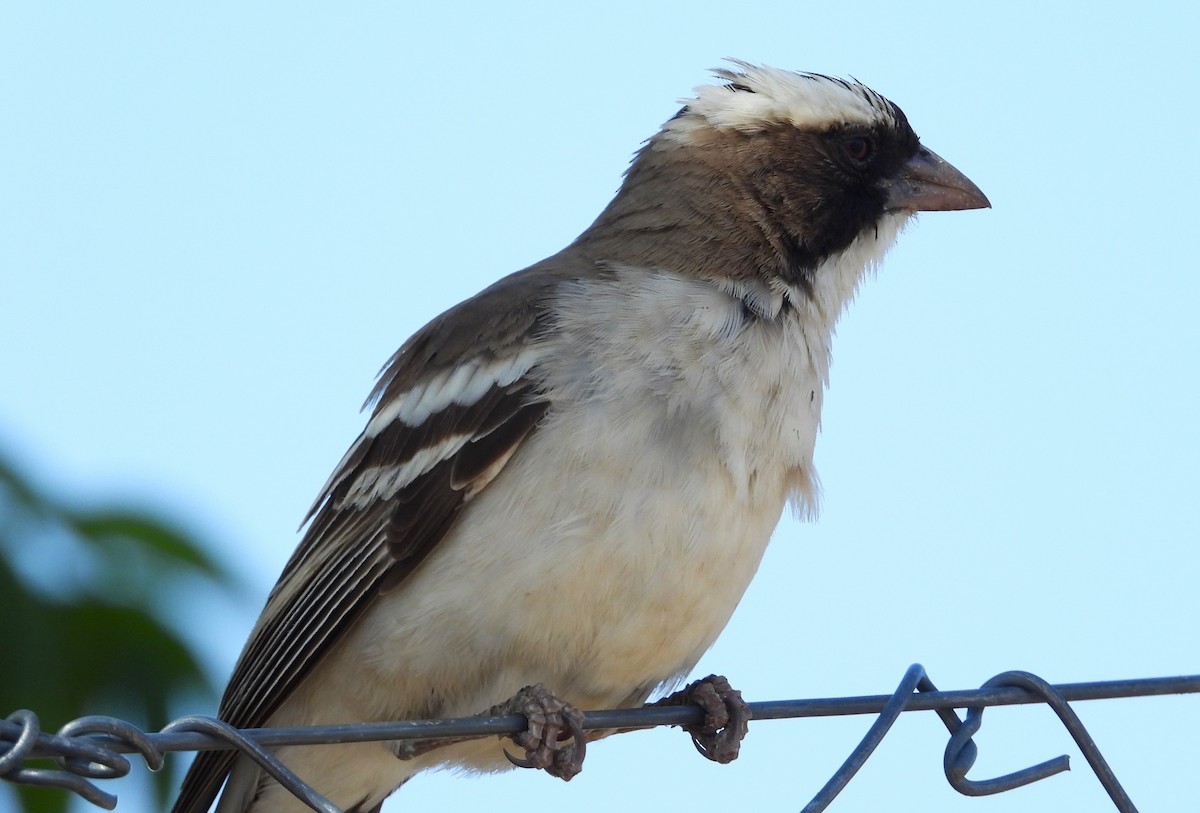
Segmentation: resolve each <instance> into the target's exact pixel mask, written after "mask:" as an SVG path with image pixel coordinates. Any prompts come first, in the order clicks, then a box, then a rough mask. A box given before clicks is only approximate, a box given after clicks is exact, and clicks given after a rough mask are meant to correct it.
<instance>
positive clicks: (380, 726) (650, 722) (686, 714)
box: [0, 664, 1200, 813]
mask: <svg viewBox="0 0 1200 813" xmlns="http://www.w3.org/2000/svg"><path fill="white" fill-rule="evenodd" d="M1191 693H1200V675H1186V676H1181V677H1163V678H1136V679H1131V680H1116V681H1095V682H1090V683H1066V684H1059V685H1051V684H1049V683H1047V682H1046V681H1045V680H1043V679H1042V678H1040V677H1038V676H1036V675H1032V674H1030V673H1028V672H1017V671H1014V672H1004V673H1002V674H1000V675H996V676H995V677H993V678H991V679H990V680H988V681H986V682H985V683H984V684H983V685H982V686H981V687H980V688H978V689H968V690H960V691H946V692H943V691H938V690H937V688H936V687H935V686H934V685H933V683H932V682H931V681H930V680H929V678H928V676H927V675H926V674H925V669H924V667H922V666H921V665H920V664H914V665H912V666H910V667H909V668H908V670H907V671H906V672H905V675H904V679H903V680H902V681H901V682H900V685H899V686H898V687H897V688H896V691H894V692H893V693H892V694H890V695H871V696H860V697H833V698H821V699H805V700H772V701H765V702H756V703H750V704H749V707H750V711H751V714H752V719H753V720H754V721H756V722H758V721H764V720H780V719H791V718H797V717H830V716H842V715H854V714H875V715H878V717H877V718H876V720H875V722H874V723H873V724H872V725H871V727H870V729H869V730H868V732H867V734H866V735H865V736H864V737H863V739H862V741H861V742H860V743H859V744H858V746H856V747H855V749H854V750H853V752H851V754H850V756H849V757H848V758H847V759H846V761H845V763H843V765H842V766H841V768H839V769H838V771H837V772H836V773H835V774H834V775H833V776H832V777H831V778H830V780H829V781H828V782H827V783H826V784H825V787H823V788H822V789H821V790H820V791H819V792H818V793H817V795H816V796H815V797H813V799H812V801H811V802H809V803H808V805H807V806H805V808H804V813H819V811H822V810H825V809H826V808H827V807H828V806H829V805H830V803H831V802H832V801H833V800H834V798H836V796H837V795H838V793H840V792H841V790H842V789H843V788H844V787H845V786H846V784H847V783H848V782H849V781H850V780H851V779H852V778H853V776H854V774H855V773H856V772H857V771H858V769H859V768H861V767H862V765H863V763H864V762H866V760H867V758H868V757H869V756H870V755H871V753H872V752H873V751H874V750H875V748H876V746H878V745H879V743H880V742H881V741H882V740H883V738H884V736H885V735H886V734H887V732H888V729H889V728H890V727H891V725H892V724H893V723H894V722H895V721H896V719H897V718H898V717H899V716H900V714H901V712H905V711H924V710H932V711H935V712H936V713H937V715H938V717H939V718H941V720H942V722H943V723H944V724H945V726H946V729H947V730H948V731H949V732H950V741H949V742H948V743H947V745H946V749H945V754H944V757H943V767H944V770H945V774H946V779H947V781H948V782H949V783H950V785H951V786H952V787H953V788H954V789H955V790H957V791H958V792H959V793H962V794H964V795H967V796H985V795H990V794H994V793H1002V792H1004V791H1008V790H1012V789H1014V788H1018V787H1021V786H1023V785H1027V784H1029V783H1031V782H1036V781H1039V780H1041V779H1045V778H1046V777H1048V776H1052V775H1054V774H1056V773H1059V772H1061V771H1065V770H1067V769H1068V768H1069V764H1068V758H1067V757H1066V756H1060V757H1056V758H1055V759H1051V760H1047V761H1046V762H1042V763H1039V764H1037V765H1033V766H1031V767H1029V768H1025V769H1023V770H1020V771H1015V772H1013V773H1010V774H1006V775H1004V776H1000V777H996V778H993V779H968V778H967V773H968V772H969V771H970V769H971V766H972V765H973V764H974V762H975V757H976V754H977V748H976V745H975V743H974V741H973V740H972V737H974V735H975V733H976V732H977V731H978V730H979V728H980V725H981V724H982V720H983V710H984V709H985V708H987V707H989V706H1005V705H1018V704H1030V703H1045V704H1047V705H1049V706H1050V707H1051V708H1052V709H1053V710H1054V712H1055V713H1056V714H1057V715H1058V717H1059V719H1060V720H1061V721H1062V723H1063V725H1064V726H1065V727H1066V729H1067V731H1068V732H1069V733H1070V734H1071V736H1072V737H1073V738H1074V739H1075V742H1076V743H1077V744H1078V745H1079V748H1080V750H1081V752H1082V753H1083V755H1084V758H1085V759H1086V760H1087V761H1088V764H1089V765H1090V766H1091V768H1092V770H1093V772H1094V773H1095V774H1096V777H1097V778H1098V779H1099V780H1100V783H1101V784H1102V785H1103V786H1104V789H1105V790H1106V791H1107V792H1108V795H1109V797H1110V798H1111V799H1112V801H1113V804H1114V805H1115V806H1116V809H1117V810H1119V811H1121V813H1136V810H1137V808H1136V807H1134V804H1133V802H1132V801H1131V800H1130V798H1129V796H1128V794H1126V793H1125V790H1124V789H1123V788H1122V787H1121V784H1120V782H1119V781H1118V780H1117V778H1116V776H1115V775H1114V774H1113V772H1112V769H1111V768H1109V766H1108V763H1107V762H1106V761H1105V760H1104V757H1103V755H1102V754H1101V753H1100V749H1099V748H1098V747H1097V746H1096V743H1095V742H1094V741H1093V740H1092V738H1091V736H1090V735H1089V734H1088V732H1087V729H1086V728H1085V727H1084V725H1083V723H1082V722H1081V721H1080V720H1079V717H1078V716H1077V715H1076V714H1075V712H1074V710H1073V709H1072V708H1071V707H1070V705H1069V702H1070V701H1078V700H1100V699H1111V698H1119V697H1145V696H1152V695H1167V694H1191ZM955 709H966V712H967V713H966V719H965V720H964V719H960V718H959V716H958V714H957V713H956V712H955V711H954V710H955ZM703 717H704V714H703V711H702V710H701V709H700V708H699V707H698V706H674V707H670V706H646V707H643V708H637V709H618V710H611V711H589V712H586V713H585V718H584V723H583V728H584V730H593V729H609V730H611V729H620V730H621V731H628V730H635V729H643V728H653V727H656V726H660V725H676V726H681V725H689V724H697V723H701V722H703ZM526 725H527V720H526V719H525V717H524V716H522V715H519V714H511V715H505V716H499V717H463V718H456V719H448V720H415V721H414V720H409V721H399V722H390V723H366V724H360V725H340V726H313V727H306V728H276V729H245V730H239V729H237V728H234V727H233V726H230V725H228V724H227V723H224V722H221V721H220V720H217V719H215V718H212V717H203V716H197V715H192V716H187V717H181V718H179V719H178V720H175V721H174V722H172V723H170V724H169V725H167V726H166V727H165V728H163V729H162V731H160V732H158V733H153V734H152V733H146V732H143V731H142V730H140V729H138V728H137V727H135V726H133V725H131V724H130V723H127V722H125V721H123V720H118V719H116V718H113V717H100V716H93V717H81V718H79V719H77V720H73V721H71V722H70V723H68V724H67V725H65V726H63V727H62V728H61V729H59V731H58V732H57V733H56V734H48V733H45V732H43V731H42V730H41V728H40V724H39V722H38V718H37V715H36V714H34V713H33V712H31V711H27V710H20V711H17V712H14V713H13V714H11V715H9V717H8V719H7V720H0V778H3V779H5V780H7V781H9V782H14V783H20V784H28V785H39V786H43V787H57V788H61V789H63V790H67V791H70V792H72V793H75V794H77V795H78V796H80V797H81V798H83V799H86V800H87V801H89V802H91V803H92V804H94V805H97V806H99V807H102V808H104V809H106V810H112V809H114V808H115V807H116V804H117V799H116V797H115V796H113V795H112V794H109V793H106V792H104V791H102V790H101V789H100V788H99V787H97V786H96V785H95V784H94V783H93V782H91V781H90V780H92V779H113V778H118V777H121V776H125V775H126V774H128V773H129V771H130V770H131V764H130V762H129V760H128V759H126V758H125V756H123V755H124V754H140V755H141V756H142V758H143V760H144V761H145V762H146V765H147V766H148V767H149V768H150V769H151V770H158V769H159V768H161V767H162V764H163V755H164V754H165V753H168V752H175V751H200V750H238V751H241V752H242V753H243V754H245V755H246V756H248V757H250V758H251V759H253V760H254V761H256V762H257V763H259V764H260V765H261V766H262V767H263V769H264V770H266V771H267V772H268V773H269V774H270V775H271V776H273V777H274V778H275V779H276V780H277V781H278V782H280V783H281V784H282V785H284V786H285V787H286V788H287V789H288V790H289V791H291V792H292V793H293V794H294V795H296V796H297V798H299V799H301V800H302V801H303V802H304V803H305V804H306V805H308V807H309V808H311V809H312V810H316V811H318V812H319V813H341V812H340V811H339V809H338V808H337V807H336V806H335V805H334V804H333V803H331V802H330V801H329V800H328V799H325V798H324V797H322V796H321V795H320V794H319V793H317V791H316V790H314V789H313V788H312V787H311V786H309V785H308V784H307V783H306V782H304V781H303V780H302V779H301V778H300V777H298V776H296V774H294V773H292V772H291V771H290V770H288V768H287V767H286V766H285V765H283V763H281V762H280V761H279V760H278V759H276V758H275V757H274V756H273V755H272V754H271V752H270V751H269V750H268V749H269V748H271V747H276V746H280V745H312V744H330V743H349V742H372V741H397V740H428V739H449V738H470V737H488V736H498V735H499V736H502V735H505V734H513V733H517V732H520V731H523V730H525V727H526ZM37 759H42V760H45V759H53V760H54V761H55V762H56V763H57V765H58V767H57V768H44V767H28V766H26V762H27V761H28V760H37Z"/></svg>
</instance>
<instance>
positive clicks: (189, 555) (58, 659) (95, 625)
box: [0, 459, 236, 813]
mask: <svg viewBox="0 0 1200 813" xmlns="http://www.w3.org/2000/svg"><path fill="white" fill-rule="evenodd" d="M197 579H199V580H201V581H202V582H204V583H207V584H209V585H213V586H220V587H226V588H228V587H232V586H236V582H235V579H234V578H233V576H232V575H231V574H230V573H229V572H227V571H226V570H224V569H223V568H221V567H220V566H219V565H218V564H217V563H216V562H215V561H213V560H212V559H211V558H210V557H209V556H207V555H206V554H205V553H204V552H203V551H202V550H201V548H200V546H199V545H197V544H196V542H195V541H194V540H192V539H189V538H188V536H187V534H185V533H184V532H182V531H181V530H179V529H178V528H175V527H172V526H171V525H169V524H168V523H166V522H164V521H162V520H161V519H159V518H156V517H153V516H149V515H147V514H145V513H142V512H139V511H136V510H125V509H112V508H102V509H82V508H77V507H74V506H71V505H68V504H66V503H65V502H63V501H60V500H58V499H56V498H54V497H52V496H51V495H49V494H47V493H45V492H44V491H42V490H40V489H39V488H38V487H36V486H35V485H34V484H33V483H32V482H31V480H30V479H29V478H28V477H26V476H24V475H23V474H22V473H20V472H18V471H17V470H16V468H15V467H14V466H12V465H10V464H9V463H8V462H6V461H5V460H3V459H0V652H3V653H4V655H5V659H4V660H5V669H4V673H3V676H2V677H0V715H7V714H10V713H11V712H12V711H14V710H16V709H18V708H27V709H30V710H32V711H34V712H35V713H36V714H37V715H38V716H39V717H40V718H41V721H42V727H43V729H46V730H53V729H56V728H57V727H58V726H61V725H63V724H64V723H66V722H67V721H69V720H72V719H74V718H76V717H80V716H84V715H87V714H112V715H114V716H120V717H122V718H124V719H127V720H129V721H130V722H132V723H134V724H135V725H138V726H139V727H142V728H144V729H147V730H157V729H159V728H161V727H162V726H163V725H165V724H166V723H167V722H168V721H169V719H168V715H169V714H170V711H169V709H170V705H171V701H172V699H173V698H178V697H180V696H181V695H183V694H184V693H191V694H192V695H193V696H195V695H197V694H199V696H201V697H203V696H205V695H213V694H215V691H214V688H215V687H213V686H212V685H211V682H210V681H209V680H208V679H207V678H206V676H205V674H204V672H203V671H202V669H201V668H200V665H199V663H198V662H197V659H196V657H195V656H194V654H193V653H192V651H191V650H190V649H189V646H188V644H187V643H186V642H185V641H183V640H182V639H181V638H180V637H179V635H177V634H176V633H175V632H174V631H172V629H171V628H170V627H169V626H168V625H167V623H166V622H165V620H164V618H165V616H166V615H167V613H166V612H164V610H165V609H166V607H167V606H168V605H167V602H168V601H169V600H170V597H171V596H172V594H173V590H172V588H173V587H177V586H179V585H181V584H183V583H184V582H185V581H186V582H190V583H195V582H196V580H197ZM172 614H173V613H172ZM135 764H136V763H135ZM135 770H137V768H136V767H135ZM168 782H169V777H168V774H167V772H165V771H164V772H162V773H160V774H159V775H158V776H157V777H156V790H157V794H158V796H159V797H160V798H159V801H160V806H163V805H164V804H165V802H166V800H167V798H168V796H169V794H170V792H171V790H172V789H171V788H170V787H169V786H168ZM19 795H20V800H21V803H22V805H23V806H24V809H25V810H26V811H29V813H61V812H62V811H65V810H66V809H67V807H68V805H69V803H70V801H71V796H70V795H69V794H68V793H67V792H65V791H62V790H56V789H41V788H28V787H25V786H19Z"/></svg>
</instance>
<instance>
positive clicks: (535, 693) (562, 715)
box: [488, 683, 587, 782]
mask: <svg viewBox="0 0 1200 813" xmlns="http://www.w3.org/2000/svg"><path fill="white" fill-rule="evenodd" d="M488 713H489V714H491V715H497V716H499V715H504V714H521V715H524V717H525V719H527V720H528V721H529V727H528V728H526V729H525V730H524V731H522V732H520V733H519V734H510V735H508V736H509V738H510V739H511V740H512V741H513V742H515V743H516V744H517V745H519V746H521V747H522V748H523V749H525V757H524V758H523V759H522V758H520V757H514V756H513V755H512V754H510V753H508V751H505V752H504V755H505V756H506V757H508V761H509V762H511V763H512V764H513V765H516V766H517V767H519V768H541V769H542V770H543V771H545V772H546V773H548V774H550V775H551V776H557V777H558V778H559V779H562V780H563V781H564V782H567V781H570V780H571V778H572V777H573V776H575V775H576V774H577V773H579V772H580V771H581V770H583V756H584V753H585V752H586V750H587V737H586V736H584V733H583V713H582V712H581V711H579V709H577V708H575V707H574V706H572V705H571V704H570V703H567V702H566V701H564V700H561V699H559V698H558V697H556V696H555V695H553V694H551V693H550V692H549V691H548V690H547V689H546V687H545V686H543V685H542V684H540V683H538V684H535V685H533V686H526V687H525V688H524V689H522V690H521V691H519V692H517V693H516V694H515V695H513V696H512V697H511V698H509V699H508V700H506V701H505V702H503V703H501V704H500V705H498V706H493V707H492V708H491V710H490V711H489V712H488Z"/></svg>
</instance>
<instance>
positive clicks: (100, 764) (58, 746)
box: [0, 709, 163, 810]
mask: <svg viewBox="0 0 1200 813" xmlns="http://www.w3.org/2000/svg"><path fill="white" fill-rule="evenodd" d="M92 735H103V736H105V737H107V738H110V739H115V740H118V741H122V742H124V743H125V744H127V746H128V750H129V751H131V752H134V753H138V754H141V756H142V758H143V759H144V760H145V762H146V765H147V767H149V768H150V770H152V771H157V770H158V769H159V768H161V767H162V765H163V754H162V751H160V750H159V749H158V747H157V746H155V745H154V743H153V742H151V741H150V738H149V737H148V736H147V735H146V734H145V733H144V732H143V731H142V730H141V729H139V728H137V727H136V726H134V725H132V724H130V723H127V722H125V721H124V720H118V719H116V718H115V717H101V716H91V717H80V718H79V719H77V720H72V721H71V722H69V723H67V724H66V725H65V726H63V727H62V728H61V729H59V731H58V734H56V735H55V734H46V733H44V732H43V731H42V730H41V723H40V722H39V721H38V717H37V715H36V714H34V713H33V712H32V711H28V710H26V709H21V710H19V711H16V712H14V713H13V714H11V715H9V717H8V719H7V720H5V721H3V722H0V747H3V746H4V745H5V744H7V743H9V742H11V743H13V744H12V745H11V746H10V747H9V748H7V750H5V752H4V754H3V755H2V756H0V778H3V779H6V780H8V781H9V782H14V783H17V784H22V785H35V786H38V787H52V788H61V789H63V790H67V791H70V792H71V793H74V794H76V795H78V796H80V797H81V798H83V799H86V800H87V801H89V802H91V803H92V804H94V805H96V806H97V807H102V808H104V809H105V810H112V809H113V808H115V807H116V806H117V797H116V796H114V795H113V794H111V793H105V792H104V791H102V790H100V788H98V787H96V786H95V785H94V784H93V783H91V782H89V781H88V780H89V779H118V778H120V777H122V776H126V775H127V774H128V773H129V771H130V769H131V767H132V766H131V765H130V762H129V760H128V759H126V758H125V757H123V756H122V755H121V754H120V753H118V752H116V751H113V750H111V749H110V748H108V747H106V746H104V745H101V744H99V743H98V742H97V741H96V740H95V739H94V738H93V736H92ZM47 756H49V757H52V758H53V759H54V760H55V761H56V762H57V763H58V764H59V765H60V766H61V767H62V768H63V770H54V769H48V768H26V767H25V766H24V765H25V760H27V759H30V758H40V757H47Z"/></svg>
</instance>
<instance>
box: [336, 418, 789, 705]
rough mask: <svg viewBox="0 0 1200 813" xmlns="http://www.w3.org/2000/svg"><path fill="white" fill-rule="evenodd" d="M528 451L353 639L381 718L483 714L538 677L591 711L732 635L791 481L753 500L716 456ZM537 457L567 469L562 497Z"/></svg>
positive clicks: (766, 487) (668, 674) (626, 696)
mask: <svg viewBox="0 0 1200 813" xmlns="http://www.w3.org/2000/svg"><path fill="white" fill-rule="evenodd" d="M546 434H550V433H546ZM558 436H562V435H561V433H559V434H558ZM543 437H545V435H543ZM529 451H539V452H541V454H528V455H519V456H518V457H517V458H516V459H514V460H513V462H512V463H511V464H510V467H509V468H508V469H506V470H505V472H504V475H503V478H502V479H503V480H504V485H505V487H504V488H493V489H488V490H486V491H485V492H483V493H482V494H481V495H480V496H479V498H477V500H476V501H475V502H474V503H472V504H471V505H470V506H469V508H468V510H467V512H465V513H464V515H463V517H462V519H461V521H460V522H459V524H458V525H457V526H456V527H455V528H454V529H453V530H452V532H451V533H450V534H449V535H448V536H447V538H446V539H444V540H443V541H442V542H441V543H440V544H439V545H438V547H437V549H435V551H434V552H433V553H431V554H430V556H429V558H428V559H427V560H426V561H425V562H424V563H423V564H422V565H421V566H420V567H419V568H418V569H417V571H416V572H414V573H413V574H412V575H411V576H410V577H409V578H408V579H407V580H406V581H405V582H403V583H402V584H401V585H400V586H398V587H397V588H396V589H395V590H393V591H392V592H391V593H389V594H386V595H384V596H382V597H381V598H380V599H379V600H378V601H377V602H376V604H375V605H374V606H373V607H372V608H371V609H370V610H369V611H368V614H367V615H366V616H365V617H364V618H363V620H362V623H360V624H359V625H358V627H357V629H356V630H355V632H354V633H353V634H352V635H351V636H350V638H349V639H348V640H347V641H346V642H345V643H346V644H347V645H349V646H350V647H351V648H352V649H355V648H357V651H359V652H361V653H363V657H361V658H359V659H358V660H357V663H356V666H355V668H356V669H359V670H365V672H366V673H367V674H366V675H364V674H363V672H362V671H360V672H359V673H358V674H356V675H355V676H354V682H355V685H356V686H363V687H364V690H363V691H361V692H359V695H360V696H359V698H358V699H359V703H358V704H357V705H359V706H360V713H365V714H366V715H367V717H368V718H389V717H405V716H414V715H422V716H423V715H424V714H438V715H457V714H471V713H476V712H478V711H480V710H482V709H485V708H487V707H489V706H490V705H492V704H494V703H498V702H500V701H502V700H504V699H506V698H507V697H509V696H510V695H512V694H513V693H514V692H515V691H517V690H518V689H520V688H521V687H522V686H524V685H528V684H531V683H538V682H540V683H544V684H545V685H546V686H547V687H548V688H550V689H551V690H552V691H555V692H557V693H559V694H560V695H562V696H563V697H564V698H565V699H567V700H569V701H571V702H573V703H575V704H576V705H579V706H580V707H581V708H597V707H606V706H607V707H615V706H619V705H623V704H628V703H637V702H641V701H642V700H643V699H644V698H645V697H646V696H647V695H648V694H649V693H650V692H651V691H652V690H653V689H654V688H655V687H656V686H658V685H660V684H662V683H665V682H670V681H672V680H674V679H676V678H678V677H681V676H683V675H684V674H686V672H687V671H688V670H690V669H691V668H692V666H694V665H695V663H696V661H697V660H698V659H699V658H700V656H701V655H702V654H703V653H704V651H705V650H706V649H707V648H708V647H709V646H710V645H711V644H712V642H713V641H714V640H715V639H716V637H717V635H718V634H719V633H720V631H721V630H722V629H723V628H724V626H725V624H726V622H727V621H728V620H729V616H730V615H731V614H732V612H733V610H734V608H735V607H736V606H737V603H738V601H739V600H740V598H741V596H742V594H743V592H744V591H745V589H746V587H747V585H748V584H749V582H750V579H751V578H752V577H753V575H754V572H755V570H756V569H757V567H758V564H759V561H760V559H761V557H762V553H763V551H764V549H765V547H766V544H767V542H768V540H769V538H770V535H771V532H772V530H773V529H774V526H775V524H776V523H777V521H778V519H779V515H780V513H781V511H782V508H783V505H784V502H785V499H786V490H787V489H786V484H785V483H784V482H783V478H779V482H774V483H768V482H765V481H763V482H760V483H759V487H758V488H756V489H755V493H754V495H753V498H752V499H747V498H744V497H742V498H739V497H738V496H737V494H736V492H737V491H738V488H737V486H736V485H735V484H734V483H733V482H732V481H731V479H730V477H729V476H728V473H727V472H726V471H724V470H723V469H722V467H721V466H720V464H719V463H718V462H716V456H715V455H714V456H710V457H709V458H708V459H709V460H710V461H713V462H712V463H711V465H710V470H704V467H703V466H698V467H697V466H692V467H689V468H677V469H676V468H672V467H671V466H670V465H664V461H661V460H654V459H652V458H653V455H652V454H647V450H646V449H641V450H639V451H640V452H642V457H641V458H640V460H641V462H640V463H639V464H638V465H634V466H630V465H629V461H630V460H635V461H637V460H639V456H638V454H637V453H633V452H632V451H630V452H629V453H626V451H629V450H626V451H622V450H619V449H611V448H610V449H609V450H608V452H609V453H607V454H604V455H601V456H599V457H593V458H592V459H587V460H581V459H580V458H579V457H578V456H577V455H571V454H569V453H567V452H566V451H563V452H562V453H561V454H559V453H558V451H557V450H554V449H547V448H542V449H536V448H534V449H530V450H529ZM556 457H557V458H559V459H555V458H556ZM529 460H536V461H537V465H538V466H539V467H542V470H543V471H544V470H545V468H544V467H546V466H547V465H550V466H552V470H556V471H559V472H560V474H561V476H560V477H559V478H557V479H556V480H555V481H554V483H553V485H552V487H551V490H550V491H549V492H547V490H546V487H547V483H546V480H545V478H544V477H537V476H533V473H532V472H525V471H523V470H522V469H523V467H524V463H525V461H529ZM498 485H499V483H498ZM368 675H369V676H375V677H374V678H373V679H364V677H367V676H368ZM381 683H382V684H383V685H385V686H387V687H388V688H387V690H386V691H382V692H381V691H380V684H381ZM367 687H374V688H367Z"/></svg>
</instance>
